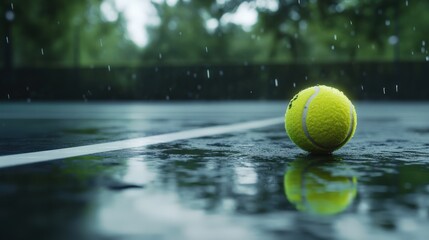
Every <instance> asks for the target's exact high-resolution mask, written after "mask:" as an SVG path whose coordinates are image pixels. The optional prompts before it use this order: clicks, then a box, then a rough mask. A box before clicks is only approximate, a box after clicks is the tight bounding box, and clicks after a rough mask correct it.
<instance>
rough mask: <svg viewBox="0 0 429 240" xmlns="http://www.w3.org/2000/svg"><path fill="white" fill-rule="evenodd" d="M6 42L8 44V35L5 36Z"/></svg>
mask: <svg viewBox="0 0 429 240" xmlns="http://www.w3.org/2000/svg"><path fill="white" fill-rule="evenodd" d="M6 43H7V44H9V37H8V36H6Z"/></svg>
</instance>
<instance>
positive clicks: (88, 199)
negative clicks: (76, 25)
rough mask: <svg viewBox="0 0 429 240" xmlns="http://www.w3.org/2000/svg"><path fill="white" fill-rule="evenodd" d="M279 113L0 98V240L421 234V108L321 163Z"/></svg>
mask: <svg viewBox="0 0 429 240" xmlns="http://www.w3.org/2000/svg"><path fill="white" fill-rule="evenodd" d="M286 105H287V103H286V102H264V101H260V102H162V103H161V102H155V103H139V102H135V103H34V102H33V103H0V133H1V134H0V228H1V231H0V239H32V238H35V239H405V238H409V239H428V236H429V228H428V227H427V226H429V216H428V215H429V121H428V120H429V103H367V102H358V103H356V107H357V112H358V128H357V131H356V134H355V136H354V138H353V139H352V140H351V141H350V142H349V143H348V144H347V145H346V146H345V147H343V148H342V149H341V150H339V151H337V152H335V153H334V154H333V155H332V156H324V157H323V156H313V155H308V154H306V153H304V152H303V151H301V150H300V149H298V148H297V147H295V146H294V145H293V143H292V142H291V141H290V140H289V138H288V137H287V135H286V133H285V131H284V126H283V115H284V111H285V109H286Z"/></svg>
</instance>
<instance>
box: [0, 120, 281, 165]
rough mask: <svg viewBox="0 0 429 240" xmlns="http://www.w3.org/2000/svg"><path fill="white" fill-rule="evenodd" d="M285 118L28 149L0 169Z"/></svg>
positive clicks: (3, 159)
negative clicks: (105, 141) (45, 148)
mask: <svg viewBox="0 0 429 240" xmlns="http://www.w3.org/2000/svg"><path fill="white" fill-rule="evenodd" d="M283 121H284V118H283V117H281V118H280V117H279V118H269V119H264V120H257V121H251V122H244V123H235V124H229V125H220V126H213V127H205V128H198V129H192V130H185V131H180V132H174V133H166V134H160V135H154V136H148V137H141V138H133V139H126V140H121V141H114V142H107V143H98V144H91V145H84V146H79V147H70V148H61V149H54V150H47V151H39V152H30V153H21V154H13V155H6V156H0V168H5V167H12V166H18V165H25V164H32V163H39V162H46V161H52V160H58V159H64V158H70V157H77V156H83V155H90V154H96V153H102V152H110V151H117V150H123V149H129V148H138V147H144V146H149V145H154V144H159V143H168V142H173V141H177V140H185V139H191V138H199V137H207V136H214V135H219V134H225V133H230V132H237V131H244V130H249V129H255V128H263V127H268V126H271V125H276V124H280V123H283Z"/></svg>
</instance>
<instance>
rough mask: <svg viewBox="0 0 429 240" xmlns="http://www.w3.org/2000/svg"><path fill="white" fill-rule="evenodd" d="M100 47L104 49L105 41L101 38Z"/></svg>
mask: <svg viewBox="0 0 429 240" xmlns="http://www.w3.org/2000/svg"><path fill="white" fill-rule="evenodd" d="M100 47H103V39H101V38H100Z"/></svg>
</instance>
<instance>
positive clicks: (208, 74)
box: [207, 69, 210, 78]
mask: <svg viewBox="0 0 429 240" xmlns="http://www.w3.org/2000/svg"><path fill="white" fill-rule="evenodd" d="M207 78H210V70H208V69H207Z"/></svg>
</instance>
